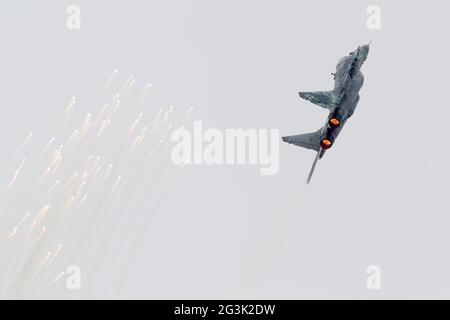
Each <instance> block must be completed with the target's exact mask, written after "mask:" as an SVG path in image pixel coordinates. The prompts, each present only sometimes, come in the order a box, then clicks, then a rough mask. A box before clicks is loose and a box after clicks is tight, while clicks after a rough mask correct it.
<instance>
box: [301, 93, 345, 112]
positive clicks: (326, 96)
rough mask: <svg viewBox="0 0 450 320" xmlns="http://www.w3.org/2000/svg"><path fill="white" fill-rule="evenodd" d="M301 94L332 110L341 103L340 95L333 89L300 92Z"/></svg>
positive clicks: (304, 97)
mask: <svg viewBox="0 0 450 320" xmlns="http://www.w3.org/2000/svg"><path fill="white" fill-rule="evenodd" d="M299 94H300V97H302V98H303V99H305V100H308V101H310V102H312V103H314V104H316V105H318V106H321V107H322V108H325V109H328V110H330V111H332V110H334V108H335V107H336V105H337V104H338V103H339V102H338V100H339V97H338V96H336V95H335V94H334V93H333V91H317V92H299Z"/></svg>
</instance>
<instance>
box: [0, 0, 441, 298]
mask: <svg viewBox="0 0 450 320" xmlns="http://www.w3.org/2000/svg"><path fill="white" fill-rule="evenodd" d="M372 4H376V5H378V6H379V7H380V9H381V29H380V30H369V29H368V28H367V27H366V20H367V18H368V15H367V13H366V9H367V7H368V6H369V5H372ZM69 5H77V6H79V8H80V10H81V11H80V12H81V16H80V17H81V29H80V30H68V28H67V26H66V20H67V18H68V14H67V13H66V10H67V7H68V6H69ZM449 9H450V7H449V4H448V2H445V1H437V0H434V1H426V2H425V1H420V2H419V1H415V2H412V1H406V0H402V1H386V0H378V1H360V0H358V1H356V0H346V1H331V0H318V1H303V0H302V1H284V0H283V1H266V0H263V1H261V0H258V1H256V0H245V1H237V0H230V1H206V0H189V1H185V0H184V1H181V0H170V1H153V0H152V1H145V2H144V1H137V0H132V1H103V0H97V1H87V0H75V1H70V2H69V1H49V0H46V1H39V2H38V1H30V0H29V1H24V0H22V1H10V2H3V3H2V4H1V5H0V39H1V44H0V45H1V50H0V57H1V59H0V70H1V72H0V113H1V116H0V122H1V125H0V143H1V146H2V152H1V153H0V160H1V163H2V166H1V167H0V179H1V180H0V181H1V183H2V185H5V186H7V185H8V183H9V181H10V179H11V177H12V176H13V175H14V171H15V169H16V168H17V166H18V164H20V157H19V158H17V157H14V153H15V152H16V149H17V146H18V145H19V144H20V143H21V142H22V141H23V139H24V138H25V137H26V136H27V134H28V133H29V132H30V131H32V132H33V138H32V139H31V141H30V146H29V148H30V149H29V150H27V151H26V152H28V154H27V155H26V156H25V157H27V163H26V164H25V166H24V170H25V169H26V170H32V169H33V168H32V167H31V165H30V163H31V162H32V160H33V159H34V157H37V155H38V154H39V152H40V150H41V149H42V147H43V146H44V145H45V143H46V141H48V139H50V138H51V137H52V136H55V134H56V137H57V138H59V137H58V136H57V134H58V133H57V131H56V130H55V122H56V121H57V119H58V117H60V116H61V113H62V112H63V111H64V109H65V108H66V106H67V104H68V102H69V101H70V99H71V97H72V96H76V98H77V106H76V110H75V111H74V115H73V116H74V117H75V120H74V123H76V124H78V123H81V122H82V119H83V116H84V115H85V114H86V113H87V112H91V110H96V108H97V107H99V106H100V105H101V104H103V103H105V101H107V100H108V99H106V98H104V97H103V96H102V88H103V87H104V85H105V82H106V80H107V78H108V77H109V76H110V74H111V73H112V71H113V70H115V69H117V70H118V74H117V78H116V79H115V80H114V81H115V84H114V85H115V86H116V87H115V88H118V87H120V86H121V84H122V83H125V81H126V80H127V78H128V77H129V76H130V75H133V76H134V78H135V79H136V89H135V90H136V92H135V93H134V94H135V95H136V96H137V95H138V93H139V91H140V90H141V88H143V87H144V85H145V84H146V83H147V82H151V83H152V84H153V87H152V89H151V94H150V96H149V99H148V103H147V105H146V108H148V109H149V110H150V111H149V112H150V113H151V114H152V115H153V113H155V110H156V112H157V110H158V109H159V108H165V107H167V106H174V114H177V113H178V114H183V113H184V112H186V111H187V110H188V109H189V108H190V107H194V108H195V109H194V110H193V112H192V113H191V118H190V120H201V121H202V122H203V126H204V127H205V128H217V129H223V130H224V129H229V128H243V129H248V128H255V129H279V130H280V134H281V135H287V134H297V133H302V132H311V131H316V130H317V129H318V128H319V127H320V126H321V125H322V124H323V122H324V120H325V117H326V111H325V110H323V109H321V108H319V107H316V106H314V105H312V104H310V103H307V102H306V101H303V100H301V99H300V98H299V97H298V91H319V90H328V89H330V88H331V87H332V85H333V80H332V77H331V76H330V73H331V72H334V68H335V66H336V63H337V61H338V59H339V58H341V57H342V56H344V55H346V54H348V53H349V52H350V51H353V50H354V49H356V47H357V46H358V45H362V44H365V43H367V42H369V41H370V40H373V44H372V46H371V51H370V53H369V57H368V59H367V61H366V63H365V65H364V66H363V69H362V71H363V73H364V75H365V84H364V87H363V88H362V90H361V93H360V95H361V99H360V102H359V106H358V108H357V110H356V111H355V114H354V116H353V117H352V118H351V119H350V120H349V122H348V124H347V126H346V128H345V129H344V130H343V132H342V134H341V135H340V137H339V139H338V140H337V142H336V144H335V146H334V148H333V150H330V152H329V153H327V155H326V156H325V157H324V158H323V159H322V160H321V162H319V164H318V167H317V169H316V173H315V176H314V177H313V180H312V183H311V184H310V185H309V186H305V184H304V181H305V178H306V175H307V173H308V170H309V168H310V165H311V162H312V161H313V159H314V153H313V152H311V151H310V150H304V149H301V148H296V147H294V146H292V145H288V144H285V143H282V142H281V141H280V153H279V157H280V158H279V159H280V170H279V172H278V174H276V175H273V176H261V175H260V174H259V167H258V166H254V165H240V166H219V165H212V166H207V165H199V166H189V165H188V166H185V167H183V168H178V167H175V166H174V165H173V164H172V163H171V161H170V152H165V153H161V154H160V155H159V158H158V160H160V162H161V165H163V166H164V168H165V169H164V174H163V173H161V175H158V174H155V177H154V180H153V181H152V184H151V185H150V183H149V188H148V189H144V190H141V191H140V192H139V193H137V194H136V195H135V196H134V198H133V200H130V201H129V202H126V201H122V202H120V201H119V200H118V199H121V197H123V198H126V196H127V189H126V188H122V189H120V188H119V189H117V191H116V192H117V194H116V196H115V199H113V200H112V201H116V202H117V205H116V204H111V208H109V209H106V211H108V210H110V211H111V212H117V217H120V218H118V219H117V220H115V218H113V217H112V216H108V215H105V217H106V218H105V219H106V220H105V221H109V223H110V224H111V225H113V227H111V228H110V229H106V228H104V229H102V232H99V233H98V234H96V233H95V232H94V233H93V234H91V235H90V237H91V238H89V239H88V240H87V241H88V243H91V242H92V243H94V242H98V243H102V241H104V242H105V243H110V250H109V251H108V253H105V254H103V255H100V254H99V252H96V251H95V250H96V249H93V247H92V248H91V247H89V245H86V246H85V248H86V251H82V250H81V249H80V252H79V253H78V254H77V255H74V256H71V255H66V256H64V257H65V258H64V259H65V260H61V261H59V262H58V267H59V269H58V268H57V267H55V268H54V270H53V269H52V271H53V272H54V274H55V275H56V274H57V272H58V270H60V269H61V270H64V269H65V266H66V265H67V264H75V265H78V264H80V265H81V274H82V279H83V280H82V281H83V287H82V289H81V293H75V294H74V293H73V292H69V293H68V292H66V291H65V289H64V288H62V289H60V290H59V291H58V292H56V293H53V296H57V297H62V298H66V297H69V298H70V297H80V296H81V297H87V298H92V297H106V298H193V299H195V298H210V299H215V298H268V299H281V298H283V299H285V298H287V299H299V298H373V299H381V298H450V276H449V272H448V270H449V268H450V257H449V256H448V245H449V242H450V234H449V232H448V226H449V224H450V217H449V214H450V212H449V210H448V198H447V197H448V181H449V170H448V163H449V160H450V159H449V158H450V153H449V151H448V148H447V139H448V138H447V136H448V130H447V126H448V121H449V119H450V111H449V110H450V108H449V102H448V76H449V72H450V62H449V59H448V57H449V56H450V45H449V44H448V41H447V36H448V30H449V27H450V25H449V24H450V20H449V19H448V12H449ZM121 112H122V113H121V115H122V116H123V117H124V119H125V118H126V119H128V118H131V117H133V116H134V114H133V115H131V114H128V113H127V109H123V110H122V111H121ZM71 128H72V127H71ZM72 129H73V128H72ZM55 132H56V133H55ZM108 139H109V140H108ZM116 145H117V140H116V138H114V137H109V138H105V141H104V145H103V149H102V150H100V149H98V150H97V151H98V153H100V152H105V153H108V150H110V149H112V148H114V147H115V146H116ZM167 148H169V146H168V147H167ZM166 151H167V150H166ZM95 152H96V151H94V153H95ZM141 164H142V166H143V167H144V168H145V167H146V164H145V162H141ZM158 168H159V167H158ZM155 170H156V171H157V172H159V171H158V170H159V169H158V170H157V169H155ZM161 170H162V169H161ZM27 177H28V178H27ZM125 178H126V177H125ZM125 178H124V179H125ZM26 179H30V180H26ZM31 179H32V177H31V176H27V175H23V176H22V175H20V176H19V180H18V181H17V183H18V184H19V185H18V186H17V188H16V189H14V190H13V191H14V192H15V193H14V195H15V196H17V201H16V200H14V199H16V198H10V199H9V200H8V198H6V196H5V197H3V198H1V199H0V201H2V202H3V203H2V204H1V206H0V208H1V210H2V211H1V212H0V215H1V216H2V217H3V218H2V220H4V221H7V222H8V223H7V225H5V226H4V227H2V228H1V229H0V231H1V232H2V233H1V234H0V236H1V237H2V238H4V237H6V236H7V235H8V232H9V231H10V230H9V228H10V227H11V226H13V225H14V223H13V222H14V221H17V220H18V219H19V218H20V217H21V216H20V215H19V212H20V210H19V209H20V206H21V204H22V202H25V201H26V199H25V198H24V197H21V195H23V194H25V190H27V191H28V189H29V188H28V187H32V186H33V182H34V180H31ZM169 179H170V181H169ZM126 181H127V180H125V182H126ZM19 186H20V187H21V188H22V189H20V188H19ZM21 190H23V191H21ZM147 198H151V199H148V202H149V203H146V204H145V205H142V206H138V205H137V204H139V203H142V202H145V201H144V200H147ZM114 203H115V202H114ZM130 203H132V204H134V205H133V206H131V205H129V204H130ZM24 206H25V205H24ZM11 208H14V210H12V209H11ZM16 208H19V209H16ZM33 208H34V207H33ZM35 208H37V209H39V208H40V207H39V206H38V204H36V205H35ZM30 210H33V209H30ZM136 212H138V213H139V220H137V221H138V223H134V224H133V223H132V224H131V226H130V225H129V224H126V223H122V221H127V219H128V217H130V216H131V215H133V214H135V213H136ZM82 214H83V211H82V210H81V211H80V217H81V216H82ZM77 217H78V216H74V218H73V220H70V222H69V221H68V222H67V225H66V226H65V227H66V228H70V226H71V224H73V225H74V226H75V227H74V228H75V229H74V230H76V228H78V224H77V219H78V218H77ZM80 219H81V218H80ZM108 219H110V220H108ZM127 228H131V229H127ZM133 228H135V229H133ZM68 230H69V229H68ZM70 230H72V229H70ZM121 233H123V234H132V235H134V234H136V235H137V234H139V237H138V238H139V240H138V241H135V242H127V241H126V240H123V241H122V240H119V239H116V238H119V237H118V236H117V235H119V234H121ZM116 236H117V237H116ZM55 237H56V236H55ZM76 239H77V238H76V237H72V238H70V237H68V238H67V239H66V241H68V242H69V243H70V242H71V245H72V246H75V247H76V246H77V243H76V241H77V240H76ZM110 239H111V240H110ZM50 242H51V241H50V240H49V241H48V243H49V244H51V245H52V246H53V247H52V248H54V247H55V245H56V244H57V242H55V243H50ZM126 243H128V244H127V245H125V244H126ZM69 247H70V245H69ZM96 248H100V244H99V245H98V246H97V247H96ZM130 248H132V250H133V251H132V253H130ZM18 250H19V249H18ZM44 250H46V248H44V247H42V252H44ZM53 250H54V249H53ZM26 254H29V255H30V256H32V254H33V253H32V251H31V253H30V252H28V251H27V253H26ZM97 254H98V256H97ZM13 255H14V256H15V257H17V255H19V253H13ZM37 255H38V254H37ZM87 255H89V257H88V256H87ZM68 257H73V259H72V258H68ZM94 257H96V258H95V259H94ZM78 258H79V259H80V260H83V261H78V260H77V259H78ZM2 259H3V258H2ZM71 259H72V260H71ZM2 261H3V260H2ZM23 261H24V260H17V261H16V262H14V263H16V264H17V265H13V264H11V266H9V267H10V269H8V270H9V271H8V272H12V271H11V270H15V269H16V268H21V267H23V265H22V264H23V263H25V262H23ZM117 261H120V262H122V263H123V265H124V266H125V267H123V268H122V269H119V268H118V267H115V266H116V262H117ZM55 263H56V261H55ZM370 265H378V266H379V267H380V270H381V289H380V290H368V289H367V287H366V279H367V277H368V275H367V274H366V268H367V267H368V266H370ZM0 268H1V267H0ZM24 270H28V269H24ZM124 270H126V272H125V271H124ZM26 276H27V277H28V276H29V275H26ZM30 277H31V276H30ZM50 278H52V275H49V279H50ZM119 278H120V279H121V280H120V281H122V282H121V284H120V286H119V287H120V290H117V288H118V286H117V285H116V284H117V282H118V281H119V280H118V279H119ZM3 279H4V278H3ZM30 279H31V278H30ZM24 283H25V282H24ZM113 288H114V289H115V290H113ZM10 290H11V287H10V286H9V285H8V286H7V285H6V284H3V285H2V283H0V292H1V293H3V294H5V295H6V296H8V295H9V296H15V293H14V292H15V291H14V290H13V291H10ZM30 290H31V289H30ZM46 290H47V289H45V287H40V288H39V289H38V291H36V292H34V291H32V292H31V293H29V294H31V295H32V294H38V293H39V295H42V296H44V297H48V296H52V294H49V293H46ZM11 292H13V293H11ZM26 292H28V291H27V290H26ZM33 292H34V293H33Z"/></svg>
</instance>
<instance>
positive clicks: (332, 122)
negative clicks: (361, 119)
mask: <svg viewBox="0 0 450 320" xmlns="http://www.w3.org/2000/svg"><path fill="white" fill-rule="evenodd" d="M328 124H329V125H330V127H332V128H337V127H339V125H340V124H341V122H340V121H339V119H338V118H331V119H330V120H328Z"/></svg>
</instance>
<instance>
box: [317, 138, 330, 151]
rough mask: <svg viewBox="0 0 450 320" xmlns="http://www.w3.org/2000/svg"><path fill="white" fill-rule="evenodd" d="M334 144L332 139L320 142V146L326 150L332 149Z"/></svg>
mask: <svg viewBox="0 0 450 320" xmlns="http://www.w3.org/2000/svg"><path fill="white" fill-rule="evenodd" d="M332 145H333V143H332V142H331V140H330V139H327V138H324V139H322V141H320V146H321V147H322V148H324V149H330V148H331V146H332Z"/></svg>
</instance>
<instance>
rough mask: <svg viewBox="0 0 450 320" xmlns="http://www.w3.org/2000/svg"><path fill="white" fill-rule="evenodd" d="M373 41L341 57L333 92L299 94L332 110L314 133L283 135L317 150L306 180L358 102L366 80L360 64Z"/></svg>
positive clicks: (305, 146) (300, 144)
mask: <svg viewBox="0 0 450 320" xmlns="http://www.w3.org/2000/svg"><path fill="white" fill-rule="evenodd" d="M369 47H370V42H369V43H368V44H366V45H364V46H359V47H358V49H356V50H355V51H353V52H350V53H349V55H347V56H345V57H343V58H341V59H340V60H339V62H338V64H337V66H336V72H335V73H332V74H331V75H332V76H333V78H334V88H333V90H331V91H317V92H300V93H299V94H300V97H302V98H303V99H305V100H308V101H310V102H312V103H314V104H316V105H318V106H320V107H322V108H325V109H327V110H329V111H330V114H329V115H328V118H327V121H326V123H325V125H324V126H323V127H322V128H320V129H319V130H317V131H316V132H313V133H305V134H299V135H294V136H286V137H283V138H282V139H283V141H284V142H287V143H291V144H294V145H296V146H299V147H303V148H307V149H312V150H315V151H317V156H316V158H315V160H314V163H313V165H312V167H311V171H310V172H309V175H308V179H307V181H306V183H309V182H310V181H311V177H312V175H313V173H314V169H315V167H316V164H317V162H318V160H319V159H322V157H323V155H324V154H325V152H326V151H327V150H328V149H330V148H331V146H332V145H333V144H334V141H335V140H336V138H337V136H338V135H339V133H340V132H341V130H342V128H343V127H344V125H345V123H346V122H347V120H348V118H350V117H351V116H352V114H353V111H355V108H356V106H357V104H358V101H359V90H360V89H361V87H362V85H363V83H364V75H363V74H362V72H361V67H362V65H363V63H364V61H366V59H367V55H368V54H369Z"/></svg>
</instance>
